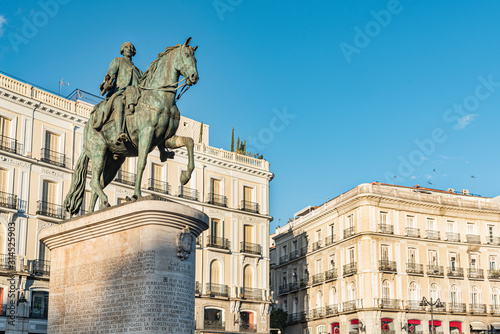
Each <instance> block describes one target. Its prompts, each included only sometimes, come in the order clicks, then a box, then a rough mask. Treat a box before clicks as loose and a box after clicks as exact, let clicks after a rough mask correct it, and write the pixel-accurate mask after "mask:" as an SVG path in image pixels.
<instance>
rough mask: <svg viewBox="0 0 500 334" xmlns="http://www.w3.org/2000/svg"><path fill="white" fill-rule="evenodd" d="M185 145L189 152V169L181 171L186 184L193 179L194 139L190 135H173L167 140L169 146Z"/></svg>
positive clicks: (182, 182) (183, 182) (183, 183)
mask: <svg viewBox="0 0 500 334" xmlns="http://www.w3.org/2000/svg"><path fill="white" fill-rule="evenodd" d="M183 146H185V147H186V149H187V152H188V165H187V170H183V171H182V172H181V184H182V185H185V184H186V183H188V182H189V179H191V174H192V173H193V170H194V141H193V139H192V138H190V137H181V136H173V137H172V138H169V139H167V140H166V141H165V147H167V148H171V149H174V148H179V147H183Z"/></svg>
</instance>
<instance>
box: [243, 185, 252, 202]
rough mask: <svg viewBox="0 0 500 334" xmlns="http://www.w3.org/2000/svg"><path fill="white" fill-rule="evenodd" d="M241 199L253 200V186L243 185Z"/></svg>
mask: <svg viewBox="0 0 500 334" xmlns="http://www.w3.org/2000/svg"><path fill="white" fill-rule="evenodd" d="M243 200H244V201H246V202H253V201H254V199H253V188H251V187H247V186H244V187H243Z"/></svg>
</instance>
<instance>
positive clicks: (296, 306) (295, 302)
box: [292, 297, 299, 313]
mask: <svg viewBox="0 0 500 334" xmlns="http://www.w3.org/2000/svg"><path fill="white" fill-rule="evenodd" d="M298 309H299V300H298V299H297V297H295V298H294V299H293V304H292V313H297V311H298Z"/></svg>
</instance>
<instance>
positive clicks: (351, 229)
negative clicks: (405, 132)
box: [344, 226, 356, 239]
mask: <svg viewBox="0 0 500 334" xmlns="http://www.w3.org/2000/svg"><path fill="white" fill-rule="evenodd" d="M355 233H356V230H355V228H354V226H351V227H348V228H346V229H345V230H344V239H345V238H348V237H350V236H351V235H354V234H355Z"/></svg>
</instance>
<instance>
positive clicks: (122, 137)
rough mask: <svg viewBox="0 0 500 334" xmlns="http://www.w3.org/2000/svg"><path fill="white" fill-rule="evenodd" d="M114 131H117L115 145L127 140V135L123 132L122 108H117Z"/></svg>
mask: <svg viewBox="0 0 500 334" xmlns="http://www.w3.org/2000/svg"><path fill="white" fill-rule="evenodd" d="M115 122H116V123H115V125H116V129H117V130H118V131H117V132H118V136H117V137H116V142H115V144H116V145H120V144H121V143H122V142H125V141H127V140H128V137H127V135H126V134H125V132H123V106H121V107H119V108H117V110H116V118H115Z"/></svg>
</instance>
